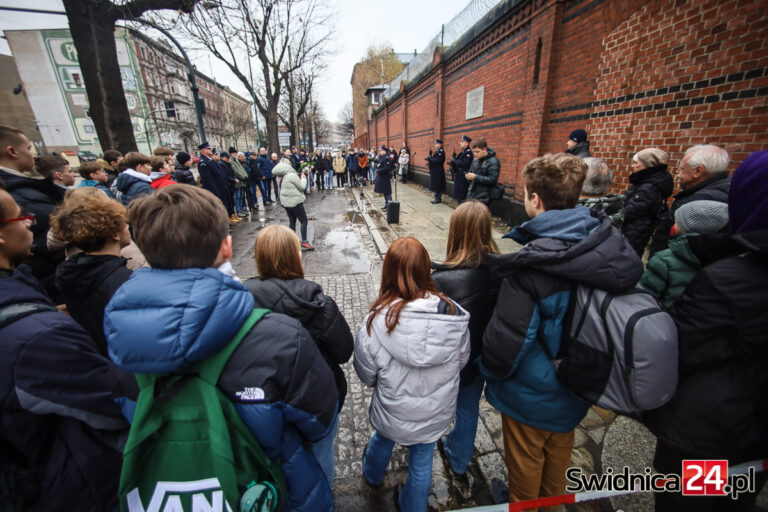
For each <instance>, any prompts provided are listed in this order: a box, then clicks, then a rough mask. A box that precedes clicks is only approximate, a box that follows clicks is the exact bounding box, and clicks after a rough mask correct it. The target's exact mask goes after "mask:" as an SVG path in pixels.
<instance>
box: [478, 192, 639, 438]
mask: <svg viewBox="0 0 768 512" xmlns="http://www.w3.org/2000/svg"><path fill="white" fill-rule="evenodd" d="M595 215H599V214H593V213H591V211H590V210H589V209H588V208H585V207H583V206H577V207H576V208H570V209H567V210H548V211H546V212H544V213H541V214H539V215H537V216H536V217H534V218H533V219H531V220H530V221H528V222H525V223H524V224H522V225H521V226H519V227H517V228H515V229H513V230H512V231H511V232H510V233H508V234H507V235H505V237H509V238H513V239H515V240H516V241H518V242H519V243H523V244H526V245H525V246H524V247H523V248H522V249H520V251H518V252H515V253H509V254H503V255H489V256H488V266H489V267H490V268H491V270H492V271H493V272H495V274H496V275H497V276H498V277H499V278H500V279H501V287H500V289H499V296H498V299H497V302H496V308H495V309H494V312H493V316H492V317H491V321H490V322H489V323H488V326H487V327H486V330H485V334H484V335H483V350H482V356H481V360H480V363H481V364H480V370H481V372H482V373H483V374H484V375H485V376H486V379H487V385H486V392H485V393H486V398H487V399H488V402H490V403H491V405H493V406H494V407H495V408H496V409H498V410H499V411H501V412H502V413H503V414H505V415H507V416H510V417H511V418H513V419H515V420H517V421H519V422H521V423H524V424H526V425H528V426H531V427H534V428H540V429H544V430H548V431H550V432H570V431H571V430H573V429H574V427H576V425H577V424H578V423H579V422H580V421H581V420H582V418H583V417H584V415H585V414H586V413H587V410H588V409H589V406H590V404H589V403H588V402H585V401H584V400H582V399H581V398H579V397H577V396H576V395H574V394H573V393H571V392H570V391H569V390H567V389H566V388H565V387H564V386H563V385H562V384H561V383H560V381H559V380H558V379H557V376H556V375H555V372H554V370H553V368H552V365H551V363H550V361H549V358H548V357H547V352H549V353H550V354H557V353H558V352H559V350H560V345H561V342H562V332H563V322H564V318H565V314H566V311H567V309H568V303H569V301H570V296H571V289H572V287H573V285H574V284H575V283H580V284H584V285H587V286H592V287H595V288H598V289H601V290H606V291H608V292H611V293H620V292H624V291H627V290H629V289H630V288H632V287H633V286H634V285H635V283H637V280H638V279H639V278H640V276H641V274H642V272H643V264H642V262H641V261H640V258H639V257H638V256H637V253H635V251H634V250H633V249H632V247H631V246H630V245H629V243H628V242H627V240H626V239H625V238H624V236H622V234H621V233H620V232H619V230H618V229H617V228H616V227H615V226H613V224H612V223H611V220H610V219H609V218H607V217H604V216H602V215H600V217H599V218H597V217H596V216H595ZM544 345H546V346H547V349H548V350H547V351H545V350H544V348H543V346H544Z"/></svg>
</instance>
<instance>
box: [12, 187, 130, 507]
mask: <svg viewBox="0 0 768 512" xmlns="http://www.w3.org/2000/svg"><path fill="white" fill-rule="evenodd" d="M22 217H25V216H24V215H22V211H21V208H19V206H18V205H17V204H16V202H15V201H14V200H13V198H12V197H11V196H10V194H8V193H7V192H6V191H4V190H0V237H2V239H3V240H4V242H5V243H3V244H0V316H1V317H3V318H4V319H5V321H4V324H3V325H1V326H0V340H3V342H2V343H0V375H2V376H3V378H2V379H0V396H1V397H2V400H0V403H2V405H1V406H0V445H2V450H0V482H2V483H0V502H2V505H3V507H2V508H3V510H25V511H26V510H52V509H54V510H81V511H85V512H101V511H104V510H113V509H115V508H116V506H117V491H118V484H119V479H120V468H121V464H122V451H123V448H124V445H125V440H126V438H127V434H128V428H129V427H128V422H127V421H126V419H125V417H124V416H123V413H122V411H121V409H120V407H119V406H118V404H117V402H116V399H118V398H129V399H136V396H137V395H138V388H137V386H136V379H135V378H134V376H133V375H132V374H130V373H128V372H125V371H123V370H121V369H120V368H118V367H117V366H115V365H114V364H113V363H112V361H110V360H109V358H107V357H105V356H103V355H101V354H99V351H98V350H97V347H96V343H94V341H93V340H92V339H91V338H90V337H89V336H88V333H86V332H85V331H84V330H83V328H82V327H81V326H80V325H78V323H77V322H75V321H74V320H73V319H72V318H70V317H69V316H67V315H64V314H62V313H60V312H59V311H57V310H56V308H55V307H54V305H53V303H52V302H51V300H50V299H49V298H48V297H47V296H46V295H45V292H44V291H43V287H42V286H41V284H40V282H39V281H37V280H36V279H35V278H34V277H33V276H32V274H31V270H30V268H29V267H28V266H27V265H22V264H21V262H22V261H23V260H24V258H25V257H26V256H27V255H28V254H29V249H30V247H31V246H32V240H33V236H32V232H31V230H30V227H31V223H32V219H31V218H30V219H26V220H13V219H21V218H22ZM14 310H15V311H14ZM131 382H132V389H131V390H130V392H127V391H126V393H123V389H122V387H121V384H123V383H124V384H126V385H131Z"/></svg>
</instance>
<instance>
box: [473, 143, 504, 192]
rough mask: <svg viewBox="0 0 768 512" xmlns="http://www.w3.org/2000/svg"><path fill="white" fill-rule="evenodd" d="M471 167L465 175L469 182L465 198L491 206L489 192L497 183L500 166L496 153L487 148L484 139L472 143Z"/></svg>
mask: <svg viewBox="0 0 768 512" xmlns="http://www.w3.org/2000/svg"><path fill="white" fill-rule="evenodd" d="M472 155H473V156H474V159H473V160H472V166H471V167H470V168H469V172H468V173H467V174H466V175H465V176H466V178H467V180H468V181H470V182H471V183H470V185H469V192H468V194H467V197H468V198H469V199H475V200H477V201H480V202H481V203H484V204H485V205H486V206H489V205H490V204H491V191H492V190H493V188H494V187H496V184H497V183H498V182H499V174H500V173H501V165H500V164H499V159H498V158H496V151H494V150H493V148H489V147H488V143H487V142H486V141H485V139H477V140H476V141H475V142H473V143H472Z"/></svg>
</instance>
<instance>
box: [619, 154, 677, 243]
mask: <svg viewBox="0 0 768 512" xmlns="http://www.w3.org/2000/svg"><path fill="white" fill-rule="evenodd" d="M629 182H630V183H631V185H630V186H629V188H628V189H627V191H626V192H625V194H624V198H625V199H624V223H623V224H622V227H621V232H622V233H623V234H624V236H625V237H627V240H629V243H630V245H632V248H633V249H634V250H635V252H637V254H638V255H639V256H641V257H642V255H643V252H644V251H645V246H646V245H648V240H650V239H651V235H653V232H654V230H655V229H656V226H657V225H658V223H659V220H660V219H661V217H662V216H663V215H664V210H665V209H666V206H667V198H668V197H669V196H670V195H671V194H672V189H673V188H674V183H673V180H672V176H671V175H670V174H669V173H668V172H667V154H666V153H665V152H664V151H662V150H661V149H658V148H648V149H643V150H641V151H639V152H638V153H637V154H635V156H633V157H632V174H630V175H629ZM670 227H671V226H670Z"/></svg>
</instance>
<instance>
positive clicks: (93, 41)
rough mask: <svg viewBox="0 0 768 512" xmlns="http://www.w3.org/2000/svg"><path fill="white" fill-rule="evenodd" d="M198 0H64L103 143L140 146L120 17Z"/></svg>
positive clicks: (189, 7) (184, 8)
mask: <svg viewBox="0 0 768 512" xmlns="http://www.w3.org/2000/svg"><path fill="white" fill-rule="evenodd" d="M198 1H199V0H132V1H128V2H122V3H121V2H111V1H109V0H64V9H65V10H66V12H67V19H68V20H69V30H70V32H71V34H72V40H73V42H74V43H75V48H76V49H77V57H78V60H79V61H80V70H81V71H82V73H83V81H84V82H85V88H86V91H87V93H88V115H89V116H90V117H91V119H93V124H94V126H95V127H96V133H97V134H98V136H99V142H100V143H101V147H102V148H103V149H108V148H117V149H119V150H120V151H123V152H127V151H135V150H136V149H137V146H136V138H135V137H134V134H133V124H132V122H131V116H130V113H129V112H128V103H127V102H126V100H125V91H124V90H123V83H122V80H121V77H120V67H119V65H118V63H117V46H116V45H115V23H116V22H117V21H118V20H131V19H136V18H138V17H139V16H141V15H142V14H144V13H145V12H146V11H150V10H156V9H173V10H175V11H180V12H184V13H190V12H192V11H193V9H194V8H195V4H197V3H198Z"/></svg>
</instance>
